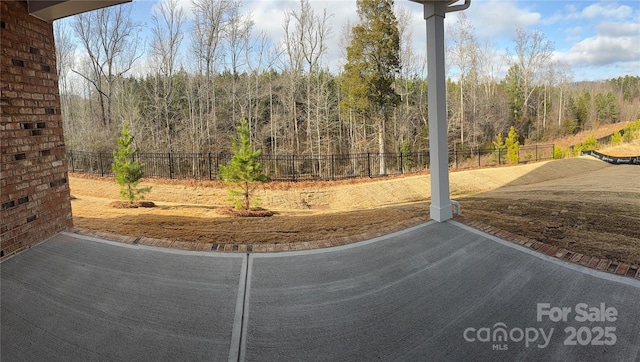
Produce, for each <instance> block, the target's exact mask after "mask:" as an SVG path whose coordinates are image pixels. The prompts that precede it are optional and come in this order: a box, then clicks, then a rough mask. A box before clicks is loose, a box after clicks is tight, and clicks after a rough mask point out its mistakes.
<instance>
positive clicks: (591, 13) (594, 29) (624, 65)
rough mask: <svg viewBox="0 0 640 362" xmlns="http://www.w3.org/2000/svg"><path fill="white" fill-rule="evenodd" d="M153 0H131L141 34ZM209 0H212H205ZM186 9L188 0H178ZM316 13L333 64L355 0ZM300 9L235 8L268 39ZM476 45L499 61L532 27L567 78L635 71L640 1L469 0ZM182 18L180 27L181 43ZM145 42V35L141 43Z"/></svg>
mask: <svg viewBox="0 0 640 362" xmlns="http://www.w3.org/2000/svg"><path fill="white" fill-rule="evenodd" d="M158 1H164V0H134V1H133V16H134V17H135V19H136V21H139V22H141V23H143V24H146V28H145V29H144V30H143V32H142V34H143V35H145V36H150V30H149V26H150V24H151V12H152V11H153V9H154V7H155V6H156V5H157V3H158ZM212 1H215V0H212ZM179 2H180V4H181V6H182V7H183V8H184V9H185V10H186V12H187V14H190V8H191V4H190V0H179ZM310 2H311V5H312V7H313V8H314V9H315V10H316V12H317V13H321V12H322V11H323V10H324V9H325V8H326V9H327V12H328V13H329V14H332V17H331V19H330V23H331V24H332V28H333V36H332V38H331V39H330V45H329V51H328V53H327V55H326V57H325V60H324V61H325V64H327V65H328V66H330V67H332V68H336V67H338V66H339V64H340V62H341V59H340V58H341V54H343V52H344V50H343V49H341V46H340V45H339V44H340V33H341V30H342V28H343V26H344V24H345V23H346V22H347V21H351V22H352V23H353V22H355V21H356V20H357V14H356V2H355V0H349V1H347V0H310ZM396 6H401V7H404V8H406V9H408V10H409V12H410V13H411V22H412V25H411V29H412V32H413V34H412V37H413V39H412V43H413V45H414V49H415V50H416V51H421V50H423V49H425V46H426V40H425V22H424V19H423V16H422V6H421V5H420V4H417V3H413V2H410V1H408V0H396ZM297 8H299V1H297V0H260V1H255V0H254V1H242V12H243V13H248V12H250V13H251V14H252V18H253V20H254V22H255V29H254V30H255V31H256V33H257V32H259V31H262V30H264V31H266V32H267V34H269V37H270V38H271V40H272V41H273V42H274V44H276V43H278V42H280V41H281V40H282V37H283V29H282V24H283V20H284V13H285V11H287V10H292V9H297ZM465 13H466V16H467V18H468V19H469V21H470V22H471V24H472V25H473V27H474V29H475V34H476V37H477V39H478V41H479V43H480V44H481V45H483V44H485V42H490V43H491V44H492V47H493V48H495V50H496V57H498V58H502V59H505V56H506V54H507V52H508V50H509V49H513V46H514V43H513V37H514V29H515V28H516V27H517V26H520V27H522V28H524V29H526V30H528V31H533V30H536V29H539V30H540V31H542V32H543V33H544V35H545V36H546V38H547V39H549V40H551V41H552V42H553V43H554V45H555V53H554V58H555V59H557V60H560V61H563V62H565V63H567V64H568V66H569V67H570V68H571V70H572V71H573V76H574V80H576V81H580V80H599V79H607V78H613V77H618V76H624V75H634V76H640V1H638V0H635V1H552V0H547V1H520V0H472V2H471V7H470V8H469V9H468V10H466V11H465ZM456 21H457V13H450V14H448V15H447V18H446V20H445V24H446V25H447V26H448V27H451V26H455V24H456ZM188 26H189V24H187V25H186V27H185V29H184V30H185V42H186V41H188V38H189V37H188V34H187V30H188ZM147 42H149V41H147Z"/></svg>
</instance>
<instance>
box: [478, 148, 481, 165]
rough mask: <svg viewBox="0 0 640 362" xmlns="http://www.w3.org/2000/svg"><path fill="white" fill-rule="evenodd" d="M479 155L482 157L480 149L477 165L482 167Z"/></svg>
mask: <svg viewBox="0 0 640 362" xmlns="http://www.w3.org/2000/svg"><path fill="white" fill-rule="evenodd" d="M480 157H482V153H481V152H480V149H478V167H482V165H481V164H480Z"/></svg>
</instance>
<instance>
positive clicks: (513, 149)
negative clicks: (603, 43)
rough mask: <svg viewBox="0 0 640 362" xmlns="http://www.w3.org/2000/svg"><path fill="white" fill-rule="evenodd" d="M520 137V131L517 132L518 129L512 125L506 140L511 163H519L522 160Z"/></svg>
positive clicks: (505, 143)
mask: <svg viewBox="0 0 640 362" xmlns="http://www.w3.org/2000/svg"><path fill="white" fill-rule="evenodd" d="M519 138H520V136H519V135H518V132H516V129H515V128H514V127H513V126H511V129H509V134H508V135H507V138H506V139H505V140H504V145H505V147H506V148H507V158H509V162H511V163H516V164H517V163H518V162H520V155H519V151H520V141H519Z"/></svg>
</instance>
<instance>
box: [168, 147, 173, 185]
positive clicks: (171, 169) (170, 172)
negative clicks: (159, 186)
mask: <svg viewBox="0 0 640 362" xmlns="http://www.w3.org/2000/svg"><path fill="white" fill-rule="evenodd" d="M167 155H168V156H169V178H170V179H172V178H173V162H171V152H169V153H168V154H167Z"/></svg>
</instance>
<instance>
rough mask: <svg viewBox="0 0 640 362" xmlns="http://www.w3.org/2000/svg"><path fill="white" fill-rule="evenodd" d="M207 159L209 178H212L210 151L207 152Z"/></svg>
mask: <svg viewBox="0 0 640 362" xmlns="http://www.w3.org/2000/svg"><path fill="white" fill-rule="evenodd" d="M207 158H208V159H209V180H213V170H212V169H211V152H209V153H207Z"/></svg>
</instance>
